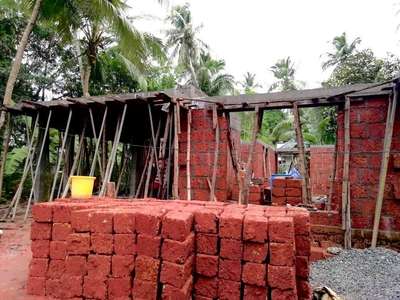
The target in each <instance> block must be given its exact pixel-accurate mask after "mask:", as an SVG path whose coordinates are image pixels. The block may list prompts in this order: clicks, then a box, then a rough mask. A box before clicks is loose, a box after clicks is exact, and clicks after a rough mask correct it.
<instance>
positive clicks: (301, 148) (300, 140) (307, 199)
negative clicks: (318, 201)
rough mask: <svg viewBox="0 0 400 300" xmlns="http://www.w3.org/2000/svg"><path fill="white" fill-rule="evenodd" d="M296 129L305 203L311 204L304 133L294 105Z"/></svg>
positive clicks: (298, 113) (297, 109)
mask: <svg viewBox="0 0 400 300" xmlns="http://www.w3.org/2000/svg"><path fill="white" fill-rule="evenodd" d="M293 117H294V118H293V119H294V129H295V132H296V142H297V149H298V151H299V156H298V157H299V167H300V173H301V175H302V177H303V178H302V192H303V203H304V204H311V193H310V192H311V191H310V178H309V176H308V167H307V159H306V154H305V150H304V140H303V132H302V131H301V122H300V112H299V108H298V106H297V103H296V102H294V103H293Z"/></svg>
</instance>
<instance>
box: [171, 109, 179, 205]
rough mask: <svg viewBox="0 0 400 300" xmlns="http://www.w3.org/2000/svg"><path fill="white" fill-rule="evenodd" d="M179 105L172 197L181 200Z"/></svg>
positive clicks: (175, 124)
mask: <svg viewBox="0 0 400 300" xmlns="http://www.w3.org/2000/svg"><path fill="white" fill-rule="evenodd" d="M178 107H179V104H178V103H176V104H175V107H174V114H175V118H174V178H173V183H172V197H173V198H174V199H179V137H178V132H179V124H178V122H179V119H180V118H179V116H178V114H179V108H178Z"/></svg>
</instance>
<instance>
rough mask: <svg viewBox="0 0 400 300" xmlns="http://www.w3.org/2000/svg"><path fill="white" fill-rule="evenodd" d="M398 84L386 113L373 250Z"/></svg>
mask: <svg viewBox="0 0 400 300" xmlns="http://www.w3.org/2000/svg"><path fill="white" fill-rule="evenodd" d="M398 88H399V83H398V82H396V84H395V86H394V88H393V89H394V91H393V97H391V98H390V102H389V104H388V112H387V119H386V128H385V138H384V143H383V152H382V162H381V169H380V174H379V187H378V195H377V197H376V206H375V215H374V227H373V230H372V241H371V248H375V247H376V244H377V241H378V234H379V223H380V220H381V212H382V204H383V196H384V193H385V184H386V175H387V169H388V163H389V156H390V148H391V146H392V136H393V126H394V121H395V116H396V109H397V101H398V97H399V94H398V93H399V91H398Z"/></svg>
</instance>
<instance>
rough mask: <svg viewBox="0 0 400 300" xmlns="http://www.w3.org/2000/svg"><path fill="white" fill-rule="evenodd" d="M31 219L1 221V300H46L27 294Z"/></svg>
mask: <svg viewBox="0 0 400 300" xmlns="http://www.w3.org/2000/svg"><path fill="white" fill-rule="evenodd" d="M29 224H30V220H28V221H27V222H26V224H24V222H23V220H22V217H21V216H18V217H17V220H16V221H15V222H14V223H0V229H1V230H2V231H3V235H2V236H1V237H0V300H44V299H47V298H46V297H38V296H29V295H27V294H26V288H25V287H26V280H27V277H28V268H29V262H30V260H31V251H30V225H29Z"/></svg>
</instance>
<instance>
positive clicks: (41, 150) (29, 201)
mask: <svg viewBox="0 0 400 300" xmlns="http://www.w3.org/2000/svg"><path fill="white" fill-rule="evenodd" d="M52 114H53V111H52V110H50V111H49V115H48V117H47V123H46V128H45V131H44V135H43V141H42V145H41V147H40V152H39V157H38V160H37V162H36V169H35V175H34V176H33V182H32V188H31V192H30V194H29V198H28V205H27V206H26V210H25V216H24V221H26V219H27V218H28V214H29V209H30V206H31V202H32V197H33V190H34V188H35V184H36V180H37V174H38V173H39V168H40V161H41V160H42V155H43V149H44V146H45V144H46V137H47V133H48V132H49V127H50V121H51V116H52ZM15 204H16V205H15V208H14V211H13V217H12V219H14V218H15V214H16V210H17V206H18V202H16V203H15Z"/></svg>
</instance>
